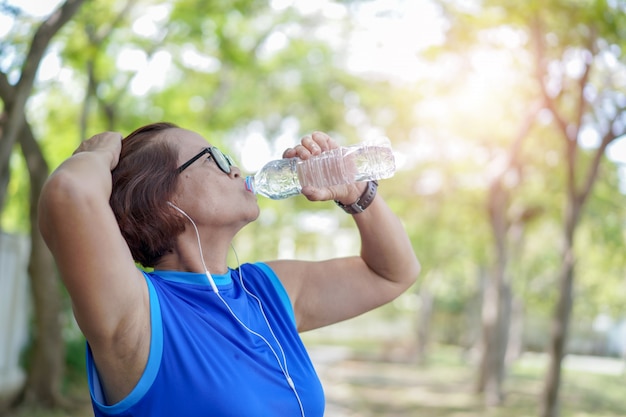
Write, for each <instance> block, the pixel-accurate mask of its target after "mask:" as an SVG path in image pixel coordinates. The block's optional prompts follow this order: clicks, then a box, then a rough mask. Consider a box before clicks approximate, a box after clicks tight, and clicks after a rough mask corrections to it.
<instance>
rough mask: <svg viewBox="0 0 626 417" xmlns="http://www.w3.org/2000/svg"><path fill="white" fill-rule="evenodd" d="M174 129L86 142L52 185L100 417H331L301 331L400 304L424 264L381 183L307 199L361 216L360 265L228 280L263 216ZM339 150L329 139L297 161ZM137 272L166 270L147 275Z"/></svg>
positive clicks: (290, 267)
mask: <svg viewBox="0 0 626 417" xmlns="http://www.w3.org/2000/svg"><path fill="white" fill-rule="evenodd" d="M207 146H208V144H207V142H206V140H205V139H204V138H203V137H202V136H200V135H199V134H197V133H194V132H192V131H189V130H185V129H181V128H179V127H177V126H175V125H173V124H169V123H156V124H152V125H148V126H144V127H142V128H140V129H137V130H136V131H135V132H133V133H131V134H130V135H129V136H128V137H127V138H125V139H124V140H122V138H121V135H119V134H117V133H111V132H105V133H101V134H98V135H96V136H94V137H92V138H91V139H89V140H87V141H85V142H84V143H82V144H81V145H80V147H79V148H78V149H77V150H76V152H75V153H74V155H73V156H72V157H70V158H69V159H67V160H66V161H65V162H64V163H63V164H61V166H59V168H58V169H57V170H56V171H55V172H54V173H53V174H52V175H51V176H50V178H49V179H48V181H47V183H46V185H45V187H44V189H43V192H42V195H41V200H40V224H39V226H40V229H41V233H42V234H43V236H44V238H45V240H46V242H47V244H48V246H49V247H50V250H51V251H52V253H53V255H54V257H55V259H56V261H57V264H58V267H59V269H60V273H61V276H62V279H63V282H64V284H65V286H66V287H67V289H68V292H69V294H70V297H71V299H72V305H73V309H74V314H75V316H76V320H77V322H78V324H79V326H80V328H81V330H82V332H83V333H84V335H85V337H86V339H87V342H88V352H87V356H88V372H89V386H90V391H91V397H92V403H93V408H94V413H95V415H96V416H151V417H155V416H186V417H189V416H192V417H193V416H248V417H249V416H262V417H267V416H281V417H282V416H306V417H314V416H322V415H323V412H324V411H323V410H324V397H323V392H322V389H321V386H320V383H319V379H318V378H317V376H316V374H315V371H314V369H313V366H312V365H311V362H310V360H309V358H308V355H307V353H306V351H305V349H304V347H303V345H302V342H301V341H300V338H299V336H298V332H302V331H306V330H311V329H315V328H318V327H321V326H325V325H328V324H332V323H336V322H339V321H341V320H344V319H347V318H350V317H354V316H356V315H358V314H361V313H364V312H366V311H368V310H371V309H373V308H375V307H377V306H380V305H382V304H384V303H386V302H389V301H390V300H392V299H394V298H395V297H397V296H398V295H400V294H401V293H402V292H403V291H405V290H406V289H407V288H408V287H409V286H410V285H411V284H413V282H414V281H415V279H416V277H417V275H418V273H419V263H418V261H417V259H416V257H415V255H414V253H413V250H412V248H411V244H410V242H409V239H408V237H407V235H406V233H405V232H404V230H403V228H402V225H401V223H400V221H399V220H398V218H397V217H396V216H395V215H394V214H393V213H392V212H391V211H390V209H389V208H388V206H387V205H386V204H385V202H384V201H383V199H382V198H381V197H380V196H376V194H375V191H376V187H375V185H373V184H366V183H357V184H350V185H344V186H337V187H331V188H327V189H315V188H306V187H305V189H303V190H302V193H303V194H304V195H305V196H306V197H307V198H308V199H309V200H311V201H323V200H336V201H337V202H339V203H341V204H343V205H344V206H351V205H352V203H354V202H355V201H357V200H359V197H361V199H360V200H359V201H360V206H359V207H356V208H357V211H359V210H361V209H362V208H363V206H364V207H365V209H364V210H363V211H362V212H360V213H357V214H354V215H353V217H354V221H355V223H356V225H357V227H358V230H359V233H360V236H361V244H362V248H361V254H360V256H354V257H348V258H341V259H331V260H326V261H321V262H303V261H295V260H277V261H271V262H266V263H256V264H247V263H246V264H243V265H240V266H239V268H237V269H229V268H228V266H227V262H226V259H227V254H228V251H229V250H230V247H231V241H232V240H233V238H234V236H235V234H236V233H237V232H238V231H239V230H240V229H241V228H243V227H244V226H245V225H246V224H248V223H250V222H252V221H254V220H255V219H256V218H257V216H258V215H259V207H258V205H257V202H256V197H255V195H254V194H252V193H251V192H250V191H248V190H247V189H246V187H245V182H244V178H243V177H242V176H241V172H240V170H239V169H238V168H237V167H236V166H233V164H232V161H231V160H230V159H229V158H228V157H226V156H225V155H223V154H222V153H221V152H220V151H219V150H218V149H216V148H214V147H207ZM336 147H337V144H336V143H335V142H334V141H333V140H332V139H331V138H330V137H329V136H328V135H326V134H324V133H320V132H315V133H313V134H312V135H311V136H305V137H304V138H303V139H302V141H301V143H300V144H299V145H297V146H296V147H294V148H290V149H287V150H286V151H285V152H284V154H283V157H285V158H290V157H295V156H297V157H300V158H302V159H307V158H309V157H311V156H312V155H316V154H319V153H320V152H323V151H326V150H328V149H332V148H336ZM135 262H138V263H140V264H142V265H143V266H145V267H151V268H154V272H153V273H144V272H142V271H141V270H140V269H138V268H137V267H136V264H135Z"/></svg>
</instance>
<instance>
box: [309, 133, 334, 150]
mask: <svg viewBox="0 0 626 417" xmlns="http://www.w3.org/2000/svg"><path fill="white" fill-rule="evenodd" d="M311 138H312V139H313V141H314V142H315V143H316V144H317V145H318V146H319V147H320V149H321V151H322V152H326V151H329V150H331V149H334V148H337V147H338V145H337V142H335V141H334V140H333V139H332V138H331V137H330V136H329V135H328V134H326V133H324V132H317V131H316V132H313V133H312V135H311Z"/></svg>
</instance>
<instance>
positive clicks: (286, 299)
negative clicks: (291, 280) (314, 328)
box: [254, 262, 297, 327]
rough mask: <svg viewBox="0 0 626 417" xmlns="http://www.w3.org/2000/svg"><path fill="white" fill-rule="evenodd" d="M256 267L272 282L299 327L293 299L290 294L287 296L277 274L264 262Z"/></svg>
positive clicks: (258, 263)
mask: <svg viewBox="0 0 626 417" xmlns="http://www.w3.org/2000/svg"><path fill="white" fill-rule="evenodd" d="M254 265H256V266H258V267H259V268H261V269H262V270H263V272H264V273H265V275H267V276H268V277H269V279H270V281H271V282H272V285H273V286H274V288H275V289H276V292H277V293H278V296H279V297H280V301H281V302H282V303H283V305H284V306H285V309H286V310H287V311H288V312H289V316H290V317H291V320H292V321H293V325H294V326H296V327H297V324H296V313H295V312H294V311H293V305H292V304H291V299H290V298H289V294H287V290H286V289H285V287H284V286H283V283H282V282H281V281H280V279H279V278H278V276H277V275H276V273H275V272H274V270H273V269H272V268H270V266H269V265H267V264H266V263H264V262H257V263H255V264H254Z"/></svg>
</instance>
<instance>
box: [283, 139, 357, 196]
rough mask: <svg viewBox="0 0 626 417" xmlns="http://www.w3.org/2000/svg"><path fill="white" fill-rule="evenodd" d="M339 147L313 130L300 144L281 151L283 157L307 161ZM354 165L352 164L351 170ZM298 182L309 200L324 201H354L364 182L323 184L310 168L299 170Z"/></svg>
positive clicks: (333, 141)
mask: <svg viewBox="0 0 626 417" xmlns="http://www.w3.org/2000/svg"><path fill="white" fill-rule="evenodd" d="M338 149H340V147H339V144H338V143H337V142H336V141H335V140H334V139H333V138H331V137H330V136H328V135H327V134H326V133H323V132H313V133H312V134H311V135H307V136H304V137H303V138H302V139H301V140H300V145H297V146H296V147H294V148H289V149H287V150H285V152H283V158H299V159H300V160H302V161H307V160H309V159H310V158H311V157H316V156H318V155H321V154H322V153H328V152H329V151H333V150H338ZM353 168H354V165H352V169H350V171H353ZM333 171H335V170H333ZM299 174H300V177H301V178H300V183H301V185H302V190H301V194H302V195H304V196H305V197H306V198H307V199H308V200H309V201H326V200H338V201H350V202H352V201H354V200H356V199H357V198H358V197H359V196H360V195H361V193H362V192H363V190H362V189H363V188H364V184H358V183H350V184H339V185H334V186H330V187H328V186H326V187H325V186H324V184H323V183H320V182H322V181H320V178H319V177H318V176H317V175H316V174H317V173H316V172H313V171H312V170H301V172H299ZM333 174H335V176H336V174H337V172H331V173H330V175H333Z"/></svg>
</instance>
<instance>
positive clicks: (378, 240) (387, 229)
mask: <svg viewBox="0 0 626 417" xmlns="http://www.w3.org/2000/svg"><path fill="white" fill-rule="evenodd" d="M336 146H337V144H336V143H335V142H334V141H333V140H332V139H330V137H328V136H327V135H325V134H323V133H320V132H315V133H314V134H313V135H312V137H310V138H305V139H303V141H302V145H299V146H297V147H296V148H294V149H291V150H288V151H287V152H286V153H285V154H284V156H285V157H292V156H299V157H300V158H303V159H306V158H308V157H310V156H311V155H314V154H317V153H319V152H322V151H324V150H327V149H330V148H334V147H336ZM365 185H366V184H364V183H359V184H352V185H349V186H341V187H332V188H328V189H313V188H310V189H304V190H303V194H304V195H305V196H306V197H307V198H308V199H309V200H312V201H317V200H331V199H332V200H339V201H341V202H342V203H344V204H346V205H349V204H351V203H353V202H354V201H356V200H357V198H358V197H359V196H360V195H361V194H362V193H363V191H364V189H365ZM338 210H339V209H338ZM345 215H348V214H345ZM353 218H354V221H355V223H356V226H357V228H358V231H359V234H360V237H361V253H360V256H354V257H348V258H336V259H331V260H327V261H321V262H301V261H290V260H284V261H274V262H269V265H270V266H271V267H272V268H273V269H274V271H275V272H276V274H277V275H278V276H279V278H280V279H281V281H282V282H283V283H284V285H285V288H286V289H287V292H288V293H289V296H290V297H291V300H292V303H293V305H294V310H295V312H296V320H297V324H298V329H299V330H300V331H306V330H311V329H315V328H318V327H322V326H325V325H328V324H332V323H336V322H339V321H342V320H345V319H348V318H350V317H354V316H357V315H359V314H361V313H364V312H366V311H369V310H371V309H373V308H375V307H378V306H380V305H382V304H385V303H387V302H389V301H391V300H393V299H394V298H396V297H397V296H399V295H400V294H401V293H403V292H404V291H406V290H407V289H408V288H409V287H410V286H411V285H412V284H413V283H414V282H415V280H416V279H417V276H418V274H419V271H420V265H419V262H418V260H417V258H416V256H415V253H414V251H413V248H412V246H411V242H410V240H409V238H408V236H407V234H406V232H405V230H404V227H403V226H402V223H401V222H400V220H399V219H398V217H397V216H396V215H395V214H394V213H393V212H392V211H391V209H390V208H389V207H388V206H387V204H386V203H385V202H384V200H383V198H382V197H381V196H380V195H377V196H376V197H375V198H374V200H373V202H372V204H371V205H370V206H369V207H368V208H367V209H366V210H365V211H363V212H362V213H359V214H355V215H353Z"/></svg>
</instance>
